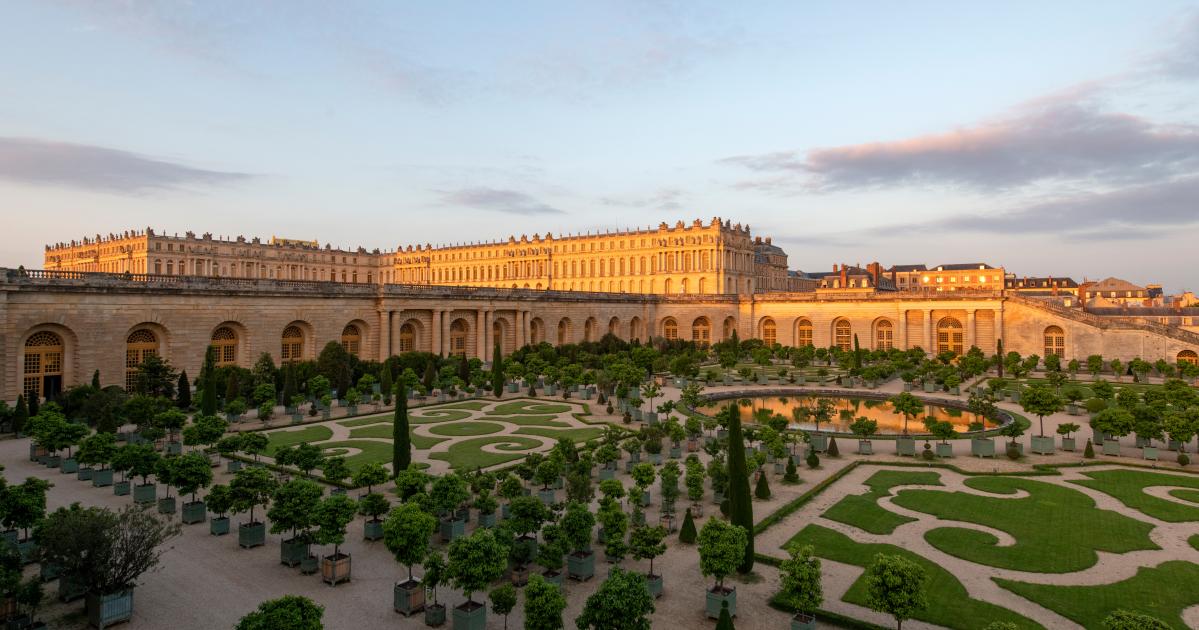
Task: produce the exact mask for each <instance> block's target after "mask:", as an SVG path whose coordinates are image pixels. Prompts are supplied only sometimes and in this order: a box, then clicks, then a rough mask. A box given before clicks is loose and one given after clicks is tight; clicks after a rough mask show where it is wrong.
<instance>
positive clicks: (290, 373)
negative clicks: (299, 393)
mask: <svg viewBox="0 0 1199 630" xmlns="http://www.w3.org/2000/svg"><path fill="white" fill-rule="evenodd" d="M295 395H296V372H295V366H293V365H292V364H291V363H288V364H286V365H284V366H283V406H285V407H290V406H291V398H292V396H295Z"/></svg>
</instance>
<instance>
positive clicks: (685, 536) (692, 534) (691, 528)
mask: <svg viewBox="0 0 1199 630" xmlns="http://www.w3.org/2000/svg"><path fill="white" fill-rule="evenodd" d="M697 535H698V534H697V533H696V531H695V519H693V518H691V508H687V513H686V514H685V515H684V516H683V526H682V527H680V528H679V542H681V543H686V544H688V545H690V544H692V543H694V542H695V538H696V536H697Z"/></svg>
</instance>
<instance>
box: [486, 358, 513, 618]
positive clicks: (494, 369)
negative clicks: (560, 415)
mask: <svg viewBox="0 0 1199 630" xmlns="http://www.w3.org/2000/svg"><path fill="white" fill-rule="evenodd" d="M491 393H493V394H495V397H496V398H500V397H502V396H503V395H504V357H503V349H502V348H501V347H500V342H499V340H498V339H497V340H496V342H495V349H494V350H492V352H491ZM509 610H511V609H509ZM507 625H508V618H507V615H505V616H504V626H505V627H507Z"/></svg>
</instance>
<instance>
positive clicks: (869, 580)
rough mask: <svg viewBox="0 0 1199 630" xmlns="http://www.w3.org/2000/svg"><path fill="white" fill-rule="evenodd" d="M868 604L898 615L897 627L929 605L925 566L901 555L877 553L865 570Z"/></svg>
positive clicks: (874, 608)
mask: <svg viewBox="0 0 1199 630" xmlns="http://www.w3.org/2000/svg"><path fill="white" fill-rule="evenodd" d="M865 578H866V604H867V605H868V606H870V608H871V609H873V610H877V611H878V612H881V613H886V614H888V615H891V616H892V617H894V618H895V627H896V628H897V630H903V622H904V620H906V619H911V617H912V615H913V614H915V613H917V612H919V611H921V610H924V609H925V608H926V607H927V606H928V597H927V595H926V594H925V592H924V591H925V585H926V583H927V582H928V573H927V572H926V571H925V570H924V567H922V566H920V565H919V564H916V563H915V562H913V561H911V560H908V559H907V558H904V557H903V556H900V555H886V554H881V553H880V554H877V555H875V556H874V561H873V562H872V563H871V564H870V566H869V567H868V568H867V569H866V575H865Z"/></svg>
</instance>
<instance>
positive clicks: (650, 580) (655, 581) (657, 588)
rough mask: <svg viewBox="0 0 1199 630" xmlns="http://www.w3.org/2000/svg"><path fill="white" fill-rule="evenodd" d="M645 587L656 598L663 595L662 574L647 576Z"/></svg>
mask: <svg viewBox="0 0 1199 630" xmlns="http://www.w3.org/2000/svg"><path fill="white" fill-rule="evenodd" d="M645 588H646V590H648V591H649V594H650V595H651V596H652V597H653V598H654V599H658V598H659V597H661V596H662V576H660V575H647V576H645ZM716 616H717V617H719V616H720V613H716Z"/></svg>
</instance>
